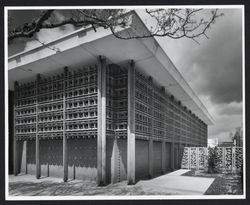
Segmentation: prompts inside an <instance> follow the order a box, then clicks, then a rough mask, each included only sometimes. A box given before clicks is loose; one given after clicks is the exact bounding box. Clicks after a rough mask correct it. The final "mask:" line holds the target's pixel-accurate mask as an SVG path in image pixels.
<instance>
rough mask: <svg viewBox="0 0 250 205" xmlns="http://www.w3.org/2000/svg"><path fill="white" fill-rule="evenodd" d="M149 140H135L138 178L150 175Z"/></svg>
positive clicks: (136, 175)
mask: <svg viewBox="0 0 250 205" xmlns="http://www.w3.org/2000/svg"><path fill="white" fill-rule="evenodd" d="M148 155H149V150H148V141H146V140H135V178H136V180H140V179H148V177H149V160H148Z"/></svg>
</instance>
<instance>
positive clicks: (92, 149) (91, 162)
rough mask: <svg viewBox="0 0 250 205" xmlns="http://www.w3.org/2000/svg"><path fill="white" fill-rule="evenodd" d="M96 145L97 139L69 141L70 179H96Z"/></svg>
mask: <svg viewBox="0 0 250 205" xmlns="http://www.w3.org/2000/svg"><path fill="white" fill-rule="evenodd" d="M96 143H97V140H96V138H95V139H93V138H90V139H88V138H87V139H86V138H84V139H70V140H68V178H69V179H74V178H75V179H92V180H95V179H96V177H97V164H96V163H97V158H96V157H97V155H96Z"/></svg>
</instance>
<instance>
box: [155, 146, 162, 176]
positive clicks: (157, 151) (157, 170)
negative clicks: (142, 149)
mask: <svg viewBox="0 0 250 205" xmlns="http://www.w3.org/2000/svg"><path fill="white" fill-rule="evenodd" d="M161 143H162V142H153V156H154V157H153V159H154V160H153V167H154V168H153V170H154V171H153V173H154V176H159V175H161V170H162V169H161V166H162V165H161V155H162V153H161V149H162V144H161Z"/></svg>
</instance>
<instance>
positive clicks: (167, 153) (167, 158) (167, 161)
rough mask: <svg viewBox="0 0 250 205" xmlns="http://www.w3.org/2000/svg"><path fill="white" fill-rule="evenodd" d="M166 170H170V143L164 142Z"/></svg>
mask: <svg viewBox="0 0 250 205" xmlns="http://www.w3.org/2000/svg"><path fill="white" fill-rule="evenodd" d="M165 155H166V171H170V170H171V143H166V153H165Z"/></svg>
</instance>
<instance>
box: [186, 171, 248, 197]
mask: <svg viewBox="0 0 250 205" xmlns="http://www.w3.org/2000/svg"><path fill="white" fill-rule="evenodd" d="M182 176H194V177H195V176H197V177H209V178H215V180H214V182H213V183H212V184H211V185H210V187H209V188H208V190H207V191H206V192H205V195H242V194H243V183H242V178H241V176H240V175H239V174H230V173H207V172H205V171H202V170H197V171H195V170H191V171H189V172H187V173H185V174H183V175H182Z"/></svg>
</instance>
